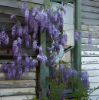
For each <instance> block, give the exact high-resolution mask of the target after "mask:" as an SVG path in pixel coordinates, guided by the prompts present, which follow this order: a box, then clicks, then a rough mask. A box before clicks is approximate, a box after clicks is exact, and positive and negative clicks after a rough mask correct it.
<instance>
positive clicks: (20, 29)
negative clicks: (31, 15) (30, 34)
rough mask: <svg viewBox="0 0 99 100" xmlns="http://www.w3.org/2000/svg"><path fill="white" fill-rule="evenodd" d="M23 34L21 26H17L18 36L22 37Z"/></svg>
mask: <svg viewBox="0 0 99 100" xmlns="http://www.w3.org/2000/svg"><path fill="white" fill-rule="evenodd" d="M22 33H23V27H22V26H21V25H20V24H19V25H18V26H17V35H18V36H20V37H21V36H22Z"/></svg>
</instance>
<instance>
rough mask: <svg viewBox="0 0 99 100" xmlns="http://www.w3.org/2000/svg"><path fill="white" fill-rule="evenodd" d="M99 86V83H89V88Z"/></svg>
mask: <svg viewBox="0 0 99 100" xmlns="http://www.w3.org/2000/svg"><path fill="white" fill-rule="evenodd" d="M98 86H99V83H90V87H91V88H94V87H95V88H96V87H98Z"/></svg>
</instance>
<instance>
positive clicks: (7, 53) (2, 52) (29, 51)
mask: <svg viewBox="0 0 99 100" xmlns="http://www.w3.org/2000/svg"><path fill="white" fill-rule="evenodd" d="M22 53H23V54H24V53H27V54H28V56H34V57H36V56H37V54H38V52H37V51H33V50H32V49H28V48H26V49H22ZM0 56H5V57H7V56H13V51H12V49H9V48H7V49H5V50H0Z"/></svg>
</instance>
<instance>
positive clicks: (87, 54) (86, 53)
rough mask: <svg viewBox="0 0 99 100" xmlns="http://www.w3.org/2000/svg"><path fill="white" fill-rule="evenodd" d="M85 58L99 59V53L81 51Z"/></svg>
mask: <svg viewBox="0 0 99 100" xmlns="http://www.w3.org/2000/svg"><path fill="white" fill-rule="evenodd" d="M81 55H82V56H83V57H91V56H92V57H93V56H94V57H97V56H99V51H81Z"/></svg>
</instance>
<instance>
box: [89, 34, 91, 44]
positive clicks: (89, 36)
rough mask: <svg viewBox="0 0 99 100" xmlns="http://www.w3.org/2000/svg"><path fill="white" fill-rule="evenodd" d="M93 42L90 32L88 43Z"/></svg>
mask: <svg viewBox="0 0 99 100" xmlns="http://www.w3.org/2000/svg"><path fill="white" fill-rule="evenodd" d="M91 43H92V36H91V34H89V36H88V44H91Z"/></svg>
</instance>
